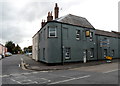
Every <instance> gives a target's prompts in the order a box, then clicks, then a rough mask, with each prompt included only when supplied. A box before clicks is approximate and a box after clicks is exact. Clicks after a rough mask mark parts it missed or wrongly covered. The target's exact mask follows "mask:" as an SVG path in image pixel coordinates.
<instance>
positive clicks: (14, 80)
mask: <svg viewBox="0 0 120 86" xmlns="http://www.w3.org/2000/svg"><path fill="white" fill-rule="evenodd" d="M11 80H12V81H14V82H17V83H19V84H22V83H21V82H19V81H16V80H14V79H11Z"/></svg>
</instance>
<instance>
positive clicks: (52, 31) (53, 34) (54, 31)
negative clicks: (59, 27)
mask: <svg viewBox="0 0 120 86" xmlns="http://www.w3.org/2000/svg"><path fill="white" fill-rule="evenodd" d="M56 36H57V34H56V28H49V37H56Z"/></svg>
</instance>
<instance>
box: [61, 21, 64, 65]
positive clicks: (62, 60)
mask: <svg viewBox="0 0 120 86" xmlns="http://www.w3.org/2000/svg"><path fill="white" fill-rule="evenodd" d="M62 35H63V34H62V23H61V63H62V65H64V58H63V36H62Z"/></svg>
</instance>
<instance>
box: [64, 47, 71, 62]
mask: <svg viewBox="0 0 120 86" xmlns="http://www.w3.org/2000/svg"><path fill="white" fill-rule="evenodd" d="M68 54H69V56H68ZM70 54H71V52H70V48H65V60H70V59H71V56H70Z"/></svg>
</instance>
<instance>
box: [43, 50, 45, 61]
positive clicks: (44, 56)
mask: <svg viewBox="0 0 120 86" xmlns="http://www.w3.org/2000/svg"><path fill="white" fill-rule="evenodd" d="M43 59H44V60H45V48H43Z"/></svg>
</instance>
